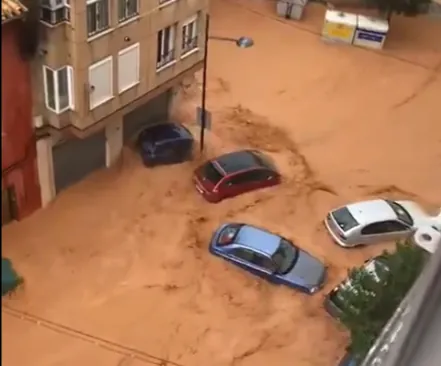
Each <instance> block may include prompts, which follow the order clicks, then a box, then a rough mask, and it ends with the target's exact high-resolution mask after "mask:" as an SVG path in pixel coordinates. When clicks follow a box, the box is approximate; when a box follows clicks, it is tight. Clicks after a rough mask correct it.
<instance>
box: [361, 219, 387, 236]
mask: <svg viewBox="0 0 441 366" xmlns="http://www.w3.org/2000/svg"><path fill="white" fill-rule="evenodd" d="M387 232H389V230H388V224H387V221H384V222H376V223H375V224H370V225H367V226H365V227H364V228H363V229H362V230H361V234H362V235H375V234H383V233H387Z"/></svg>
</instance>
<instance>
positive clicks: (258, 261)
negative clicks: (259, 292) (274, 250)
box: [251, 253, 276, 273]
mask: <svg viewBox="0 0 441 366" xmlns="http://www.w3.org/2000/svg"><path fill="white" fill-rule="evenodd" d="M251 263H253V264H254V265H256V266H257V267H260V268H262V269H264V270H266V271H269V272H271V273H272V272H275V270H276V266H275V264H274V263H273V261H272V260H271V259H270V258H268V257H265V256H264V255H261V254H259V253H254V255H253V259H252V260H251Z"/></svg>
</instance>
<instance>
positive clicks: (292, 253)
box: [272, 239, 297, 274]
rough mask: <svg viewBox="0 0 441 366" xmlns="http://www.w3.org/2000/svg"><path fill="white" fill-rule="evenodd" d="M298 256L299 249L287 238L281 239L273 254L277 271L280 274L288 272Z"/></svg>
mask: <svg viewBox="0 0 441 366" xmlns="http://www.w3.org/2000/svg"><path fill="white" fill-rule="evenodd" d="M296 258H297V249H296V248H295V247H294V246H293V245H291V243H290V242H289V241H287V240H285V239H281V240H280V244H279V247H278V248H277V250H276V252H275V253H274V254H273V257H272V259H273V262H274V263H275V265H276V271H277V273H280V274H285V273H288V272H289V270H290V269H291V268H292V267H293V265H294V263H295V261H296Z"/></svg>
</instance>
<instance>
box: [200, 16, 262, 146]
mask: <svg viewBox="0 0 441 366" xmlns="http://www.w3.org/2000/svg"><path fill="white" fill-rule="evenodd" d="M209 31H210V15H209V14H207V15H206V21H205V41H204V65H203V69H202V101H201V136H200V139H199V143H200V149H201V153H202V151H203V150H204V142H205V128H206V126H207V110H206V99H207V61H208V40H210V39H214V40H218V41H227V42H234V43H235V44H236V46H237V47H240V48H249V47H251V46H253V45H254V41H253V40H252V39H251V38H249V37H240V38H230V37H216V36H211V37H210V35H209Z"/></svg>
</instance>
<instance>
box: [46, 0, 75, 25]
mask: <svg viewBox="0 0 441 366" xmlns="http://www.w3.org/2000/svg"><path fill="white" fill-rule="evenodd" d="M48 2H49V3H48V4H41V5H40V21H41V22H43V23H44V24H45V25H48V26H50V27H54V26H57V25H59V24H61V23H70V20H71V7H70V1H69V0H62V2H61V3H60V4H56V3H55V0H48ZM44 10H47V11H48V12H49V14H50V20H49V21H47V20H46V19H44V18H43V14H44V13H43V12H44ZM60 10H62V11H63V17H62V18H61V20H57V18H56V16H57V14H58V13H57V12H58V11H60Z"/></svg>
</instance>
